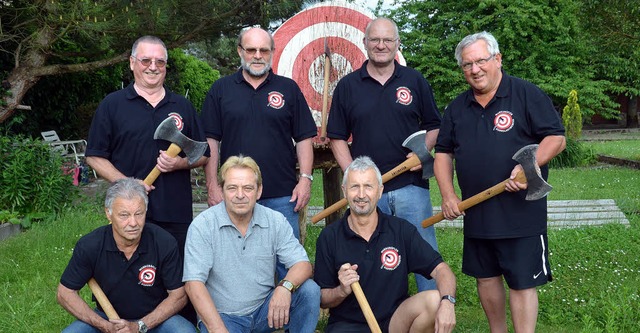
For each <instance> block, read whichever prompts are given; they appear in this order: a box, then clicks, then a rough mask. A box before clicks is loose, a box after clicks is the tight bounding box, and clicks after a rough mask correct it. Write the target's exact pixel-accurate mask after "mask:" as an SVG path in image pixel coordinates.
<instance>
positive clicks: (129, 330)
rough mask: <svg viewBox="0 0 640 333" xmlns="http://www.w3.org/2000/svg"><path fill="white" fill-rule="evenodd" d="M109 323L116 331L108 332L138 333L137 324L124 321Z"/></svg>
mask: <svg viewBox="0 0 640 333" xmlns="http://www.w3.org/2000/svg"><path fill="white" fill-rule="evenodd" d="M109 322H110V323H111V324H113V328H114V329H115V330H109V331H107V332H117V333H138V323H137V322H133V321H127V320H124V319H109Z"/></svg>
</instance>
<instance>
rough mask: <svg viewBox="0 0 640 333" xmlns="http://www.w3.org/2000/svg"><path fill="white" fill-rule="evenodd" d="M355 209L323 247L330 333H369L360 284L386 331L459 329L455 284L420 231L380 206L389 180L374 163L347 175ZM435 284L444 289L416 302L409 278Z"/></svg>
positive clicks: (326, 235) (318, 277) (319, 264)
mask: <svg viewBox="0 0 640 333" xmlns="http://www.w3.org/2000/svg"><path fill="white" fill-rule="evenodd" d="M342 191H343V192H344V197H345V198H347V200H348V201H349V208H350V209H349V210H348V211H347V212H346V213H345V215H344V217H342V219H340V220H339V221H338V222H336V223H333V224H331V225H329V226H327V227H326V228H325V229H324V230H322V232H321V233H320V236H319V237H318V241H317V243H316V266H315V281H316V282H317V283H318V285H319V286H320V288H321V289H320V291H321V301H320V306H321V307H323V308H329V309H330V310H329V313H330V315H329V323H328V325H327V330H326V332H340V333H344V332H367V331H368V326H367V323H366V321H365V317H364V315H363V314H362V310H361V309H360V307H359V306H358V303H357V300H356V298H355V296H354V295H353V293H352V289H351V286H352V284H353V283H354V282H357V281H359V283H360V284H361V286H362V290H363V291H364V294H365V296H366V298H367V300H368V302H369V303H370V305H371V309H372V310H373V314H374V316H375V317H376V319H377V321H378V323H379V325H380V328H381V329H382V331H383V332H392V333H400V332H434V331H435V332H438V333H446V332H451V331H452V330H453V327H454V326H455V323H456V317H455V311H454V304H455V302H456V300H455V293H456V278H455V275H454V274H453V272H452V271H451V269H450V268H449V266H448V265H447V264H446V263H445V262H444V261H443V260H442V257H441V256H440V254H438V252H436V251H435V250H433V248H432V247H431V245H429V243H427V242H426V241H425V240H424V239H422V237H420V234H419V233H418V230H416V227H415V226H413V225H412V224H411V223H409V222H408V221H406V220H403V219H400V218H397V217H394V216H391V215H386V214H384V213H382V212H381V211H380V209H378V208H377V207H376V205H377V203H378V200H379V199H380V197H381V196H382V176H381V175H380V170H378V168H377V167H376V165H375V164H374V163H373V161H372V160H371V159H370V158H369V157H366V156H365V157H358V158H356V159H355V160H354V161H353V162H351V164H350V165H349V167H348V168H347V169H346V170H345V172H344V177H343V180H342ZM412 272H413V273H419V274H422V275H423V276H425V277H427V278H433V279H435V280H436V287H437V290H427V291H423V292H420V293H418V294H416V295H414V296H411V297H409V294H408V288H409V279H408V274H409V273H412Z"/></svg>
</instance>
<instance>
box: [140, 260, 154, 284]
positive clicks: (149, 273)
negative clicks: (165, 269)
mask: <svg viewBox="0 0 640 333" xmlns="http://www.w3.org/2000/svg"><path fill="white" fill-rule="evenodd" d="M138 280H139V281H140V282H139V283H138V284H140V285H143V286H146V287H151V286H153V283H154V282H155V281H156V267H155V266H153V265H144V266H142V267H140V272H139V273H138Z"/></svg>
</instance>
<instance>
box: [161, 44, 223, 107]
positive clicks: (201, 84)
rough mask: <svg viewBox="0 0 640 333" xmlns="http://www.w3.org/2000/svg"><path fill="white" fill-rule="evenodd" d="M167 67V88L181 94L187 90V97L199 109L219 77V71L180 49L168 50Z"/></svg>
mask: <svg viewBox="0 0 640 333" xmlns="http://www.w3.org/2000/svg"><path fill="white" fill-rule="evenodd" d="M168 67H169V68H170V69H169V70H167V79H166V84H167V86H168V87H169V89H171V90H173V91H174V92H175V93H178V94H181V95H185V94H187V91H188V93H189V94H188V96H187V98H188V99H189V101H191V104H193V106H194V107H195V108H196V110H198V111H199V110H200V109H201V108H202V103H204V98H205V96H206V95H207V92H208V91H209V88H211V85H212V84H213V82H215V81H216V80H217V79H219V78H220V72H218V71H217V70H215V69H213V68H211V66H209V64H207V63H206V62H204V61H202V60H200V59H198V58H196V57H194V56H192V55H188V54H185V52H184V51H183V50H181V49H173V50H169V64H168Z"/></svg>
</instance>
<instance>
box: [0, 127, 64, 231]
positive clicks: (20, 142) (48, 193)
mask: <svg viewBox="0 0 640 333" xmlns="http://www.w3.org/2000/svg"><path fill="white" fill-rule="evenodd" d="M66 168H67V169H66V170H67V172H65V166H63V162H62V156H61V155H60V154H58V153H57V152H52V151H51V149H50V147H49V146H48V145H46V144H45V143H43V142H42V141H39V140H33V139H29V138H23V137H8V136H2V137H0V170H2V171H1V172H0V210H2V211H5V212H6V213H5V215H7V216H10V217H12V218H13V220H12V221H11V222H14V221H15V218H19V219H20V221H21V223H22V224H23V225H24V226H28V225H29V224H30V223H31V221H32V220H34V219H44V218H47V217H52V216H55V213H57V212H59V211H60V210H61V209H62V208H63V207H65V206H66V205H67V204H69V203H70V202H71V200H73V198H74V195H73V194H76V195H77V192H76V190H75V187H74V186H73V185H72V179H71V175H70V174H69V172H68V171H69V169H70V168H72V166H71V167H70V166H66ZM14 223H15V222H14Z"/></svg>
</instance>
